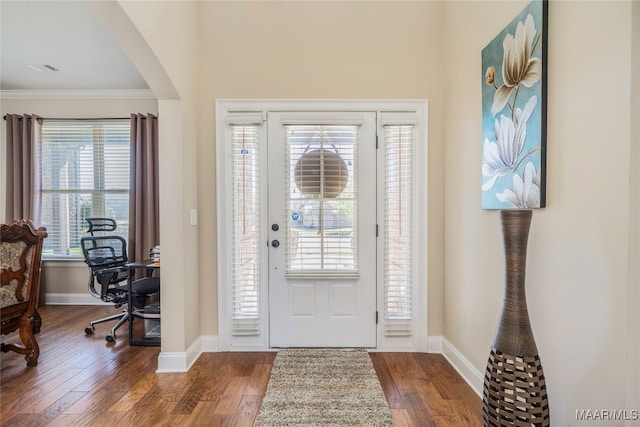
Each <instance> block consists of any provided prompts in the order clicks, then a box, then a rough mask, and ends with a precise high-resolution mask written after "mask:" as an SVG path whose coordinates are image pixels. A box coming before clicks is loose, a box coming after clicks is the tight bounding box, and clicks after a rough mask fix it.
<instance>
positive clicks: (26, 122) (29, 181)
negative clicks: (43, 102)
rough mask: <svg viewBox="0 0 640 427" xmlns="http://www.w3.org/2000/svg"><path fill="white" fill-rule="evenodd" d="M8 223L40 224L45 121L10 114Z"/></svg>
mask: <svg viewBox="0 0 640 427" xmlns="http://www.w3.org/2000/svg"><path fill="white" fill-rule="evenodd" d="M5 119H6V121H7V155H6V162H7V163H6V201H5V203H6V206H5V222H6V223H9V222H11V221H13V220H17V219H30V220H32V221H33V223H34V224H35V225H36V226H38V225H39V224H40V173H39V171H40V157H39V155H38V153H39V150H40V139H41V138H42V118H40V117H38V116H36V115H27V114H24V115H22V116H21V115H19V114H7V115H6V117H5Z"/></svg>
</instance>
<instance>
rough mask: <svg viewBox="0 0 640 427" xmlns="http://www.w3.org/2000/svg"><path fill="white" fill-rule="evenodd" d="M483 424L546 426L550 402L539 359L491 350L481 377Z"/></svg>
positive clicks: (528, 426)
mask: <svg viewBox="0 0 640 427" xmlns="http://www.w3.org/2000/svg"><path fill="white" fill-rule="evenodd" d="M483 400H484V405H483V414H482V416H483V418H484V425H485V426H518V427H520V426H522V427H524V426H527V427H531V426H541V427H542V426H548V425H549V401H548V398H547V386H546V383H545V379H544V372H543V371H542V365H541V364H540V358H539V357H538V355H535V356H527V357H520V356H513V355H510V354H506V353H502V352H501V351H499V350H496V349H495V348H492V349H491V354H490V355H489V360H488V362H487V371H486V373H485V376H484V392H483Z"/></svg>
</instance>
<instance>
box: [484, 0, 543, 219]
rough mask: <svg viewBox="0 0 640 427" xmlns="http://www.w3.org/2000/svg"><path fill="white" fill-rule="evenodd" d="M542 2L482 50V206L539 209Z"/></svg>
mask: <svg viewBox="0 0 640 427" xmlns="http://www.w3.org/2000/svg"><path fill="white" fill-rule="evenodd" d="M547 7H548V3H547V1H546V0H533V1H532V2H531V3H530V4H529V5H528V6H527V7H526V8H525V9H524V10H523V11H522V12H521V13H520V14H519V15H518V16H516V17H515V18H514V19H513V20H512V21H511V23H509V24H508V25H507V26H506V27H505V28H504V29H503V30H502V32H500V33H499V34H498V35H497V36H496V37H495V38H494V39H493V40H492V41H491V42H490V43H489V44H488V45H487V46H486V47H485V48H484V49H483V50H482V72H483V79H482V140H483V149H482V208H483V209H532V208H543V207H545V202H546V200H545V199H546V198H545V189H546V179H545V169H546V155H545V152H546V74H547V73H546V68H547V67H546V53H547V24H546V21H547Z"/></svg>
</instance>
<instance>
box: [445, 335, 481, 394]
mask: <svg viewBox="0 0 640 427" xmlns="http://www.w3.org/2000/svg"><path fill="white" fill-rule="evenodd" d="M442 355H443V356H444V358H445V359H447V361H448V362H449V363H450V364H451V366H453V368H454V369H455V370H456V371H457V372H458V373H459V374H460V376H461V377H462V379H463V380H465V382H466V383H467V384H469V387H471V388H472V389H473V391H475V392H476V394H477V395H478V396H480V398H482V388H483V386H484V375H483V374H482V372H480V371H478V370H477V369H476V368H475V366H473V365H472V364H471V362H469V360H467V358H466V357H464V355H463V354H462V353H460V351H459V350H458V349H457V348H455V347H454V345H453V344H451V343H450V342H449V341H448V340H447V339H446V338H444V337H443V338H442Z"/></svg>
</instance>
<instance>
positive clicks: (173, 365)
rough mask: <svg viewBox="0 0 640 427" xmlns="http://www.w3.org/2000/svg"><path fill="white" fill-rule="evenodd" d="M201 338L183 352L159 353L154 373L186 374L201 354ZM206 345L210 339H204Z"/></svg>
mask: <svg viewBox="0 0 640 427" xmlns="http://www.w3.org/2000/svg"><path fill="white" fill-rule="evenodd" d="M202 341H203V337H198V339H196V340H195V341H194V342H193V344H191V345H190V346H189V348H188V349H187V351H185V352H169V351H161V352H160V354H159V355H158V369H157V370H156V373H159V374H160V373H170V372H188V371H189V369H191V366H193V364H194V363H195V362H196V360H198V358H199V357H200V355H201V354H202V353H203V351H202V347H203V342H202ZM206 341H207V345H209V344H211V343H210V337H207V338H206Z"/></svg>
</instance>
